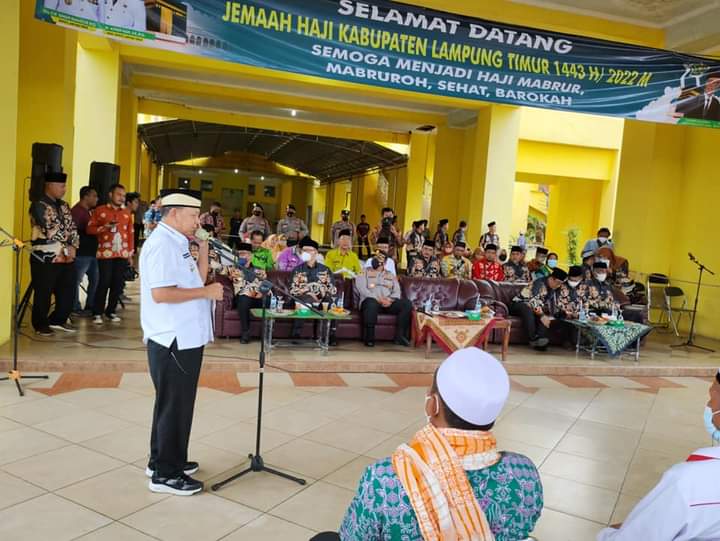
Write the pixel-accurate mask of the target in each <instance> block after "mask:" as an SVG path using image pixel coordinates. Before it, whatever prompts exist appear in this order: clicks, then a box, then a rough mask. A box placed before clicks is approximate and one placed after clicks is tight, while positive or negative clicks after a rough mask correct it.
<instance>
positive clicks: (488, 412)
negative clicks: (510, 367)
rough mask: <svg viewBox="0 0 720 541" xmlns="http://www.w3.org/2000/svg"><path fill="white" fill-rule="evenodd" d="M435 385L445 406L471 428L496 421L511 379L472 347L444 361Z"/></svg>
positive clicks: (494, 360)
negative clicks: (471, 425)
mask: <svg viewBox="0 0 720 541" xmlns="http://www.w3.org/2000/svg"><path fill="white" fill-rule="evenodd" d="M436 381H437V388H438V392H439V393H440V396H441V397H442V399H443V401H444V402H445V404H447V406H448V407H449V408H450V409H451V410H452V411H453V413H455V414H456V415H457V416H458V417H460V418H461V419H463V420H464V421H467V422H468V423H472V424H474V425H488V424H490V423H492V422H493V421H495V419H497V418H498V415H500V412H501V411H502V409H503V406H504V405H505V401H506V400H507V397H508V395H509V394H510V378H509V377H508V374H507V372H506V371H505V368H504V367H503V365H502V364H500V362H499V361H498V360H497V359H496V358H495V357H493V356H492V355H490V354H489V353H488V352H486V351H483V350H481V349H478V348H474V347H473V348H465V349H459V350H458V351H456V352H454V353H453V354H452V355H450V356H449V357H448V358H447V359H445V361H444V362H443V363H442V364H441V365H440V368H438V371H437V377H436Z"/></svg>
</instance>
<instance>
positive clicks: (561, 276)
mask: <svg viewBox="0 0 720 541" xmlns="http://www.w3.org/2000/svg"><path fill="white" fill-rule="evenodd" d="M567 277H568V275H567V272H565V271H564V270H562V269H558V268H555V269H553V270H552V272H551V273H550V278H555V279H556V280H560V281H561V282H564V281H565V280H567Z"/></svg>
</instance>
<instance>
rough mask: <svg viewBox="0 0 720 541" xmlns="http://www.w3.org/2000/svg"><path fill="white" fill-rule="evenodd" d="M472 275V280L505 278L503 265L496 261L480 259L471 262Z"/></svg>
mask: <svg viewBox="0 0 720 541" xmlns="http://www.w3.org/2000/svg"><path fill="white" fill-rule="evenodd" d="M472 277H473V279H474V280H494V281H495V282H502V281H503V280H504V279H505V272H504V271H503V267H502V265H501V264H500V263H498V262H497V261H492V262H491V261H488V260H486V259H481V260H479V261H475V263H473V270H472Z"/></svg>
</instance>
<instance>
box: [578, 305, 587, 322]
mask: <svg viewBox="0 0 720 541" xmlns="http://www.w3.org/2000/svg"><path fill="white" fill-rule="evenodd" d="M578 321H587V312H586V311H585V303H584V302H582V301H580V313H579V314H578Z"/></svg>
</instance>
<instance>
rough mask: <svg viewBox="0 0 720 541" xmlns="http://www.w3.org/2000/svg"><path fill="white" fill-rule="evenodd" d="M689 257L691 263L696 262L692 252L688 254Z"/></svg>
mask: <svg viewBox="0 0 720 541" xmlns="http://www.w3.org/2000/svg"><path fill="white" fill-rule="evenodd" d="M688 257H689V258H690V261H695V256H694V255H692V252H688Z"/></svg>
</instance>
